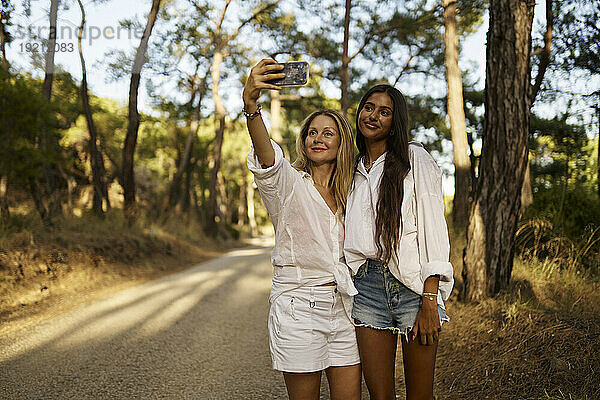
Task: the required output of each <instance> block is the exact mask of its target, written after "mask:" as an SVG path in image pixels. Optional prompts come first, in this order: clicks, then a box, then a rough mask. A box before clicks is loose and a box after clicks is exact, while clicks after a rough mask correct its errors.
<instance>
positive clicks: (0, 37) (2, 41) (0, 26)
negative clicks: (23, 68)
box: [0, 16, 8, 77]
mask: <svg viewBox="0 0 600 400" xmlns="http://www.w3.org/2000/svg"><path fill="white" fill-rule="evenodd" d="M0 51H1V52H2V69H4V73H5V75H6V77H8V60H7V59H6V38H5V37H4V22H2V16H0Z"/></svg>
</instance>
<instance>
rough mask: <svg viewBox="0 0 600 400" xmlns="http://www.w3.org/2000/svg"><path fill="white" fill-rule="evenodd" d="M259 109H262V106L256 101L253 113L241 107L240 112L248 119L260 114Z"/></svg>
mask: <svg viewBox="0 0 600 400" xmlns="http://www.w3.org/2000/svg"><path fill="white" fill-rule="evenodd" d="M260 110H262V106H261V105H260V103H256V111H254V112H253V113H249V112H248V111H246V108H245V107H244V108H242V113H243V114H244V116H245V117H246V118H248V119H250V120H252V119H254V118H255V117H256V116H258V115H261V114H260Z"/></svg>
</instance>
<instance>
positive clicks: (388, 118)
mask: <svg viewBox="0 0 600 400" xmlns="http://www.w3.org/2000/svg"><path fill="white" fill-rule="evenodd" d="M393 113H394V103H393V101H392V99H391V97H390V96H389V95H388V94H387V93H385V92H375V93H373V94H371V95H370V96H369V98H368V99H367V101H366V102H365V104H364V106H363V108H362V109H361V110H360V113H359V117H358V129H359V130H360V132H361V133H362V134H363V136H364V137H365V141H367V142H369V141H371V142H377V141H380V140H385V139H386V138H387V136H388V134H389V133H390V129H391V127H392V123H393Z"/></svg>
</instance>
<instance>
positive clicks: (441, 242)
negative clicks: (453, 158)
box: [412, 148, 454, 300]
mask: <svg viewBox="0 0 600 400" xmlns="http://www.w3.org/2000/svg"><path fill="white" fill-rule="evenodd" d="M412 167H413V168H414V171H413V173H414V178H415V196H416V201H417V240H418V248H419V262H420V264H421V279H422V280H423V281H425V280H426V279H427V278H428V277H429V276H431V275H439V277H440V284H439V290H440V293H441V295H442V298H443V299H444V300H446V299H448V297H449V296H450V292H451V291H452V287H453V286H454V274H453V269H452V264H450V261H449V260H450V240H449V238H448V227H447V225H446V218H445V216H444V198H443V195H442V172H441V170H440V168H439V167H438V166H437V164H436V163H435V161H434V160H433V158H432V157H431V155H430V154H429V153H428V152H427V151H426V150H425V149H423V148H420V149H419V150H417V151H416V152H415V157H414V160H413V166H412Z"/></svg>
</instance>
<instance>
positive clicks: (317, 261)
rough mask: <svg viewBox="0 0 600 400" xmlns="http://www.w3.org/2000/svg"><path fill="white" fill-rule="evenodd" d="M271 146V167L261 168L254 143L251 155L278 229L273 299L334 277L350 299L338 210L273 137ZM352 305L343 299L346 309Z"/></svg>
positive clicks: (353, 291)
mask: <svg viewBox="0 0 600 400" xmlns="http://www.w3.org/2000/svg"><path fill="white" fill-rule="evenodd" d="M271 145H272V146H273V150H274V151H275V163H274V164H273V165H272V166H270V167H268V168H262V167H261V165H260V163H259V161H258V159H257V158H256V156H255V154H254V148H252V149H251V151H250V154H248V158H247V165H248V168H249V169H250V171H252V173H254V181H255V182H256V186H257V187H258V190H259V192H260V196H261V198H262V200H263V203H264V204H265V207H266V208H267V211H268V212H269V216H270V217H271V221H272V222H273V227H274V228H275V247H274V248H273V253H272V255H271V263H272V264H273V267H274V276H273V287H272V289H271V296H270V298H271V301H273V300H274V299H275V298H276V297H277V296H278V295H279V294H281V293H282V292H284V291H287V290H291V289H293V288H297V287H301V286H318V285H322V284H325V283H329V282H333V281H335V282H336V284H337V287H338V290H339V291H340V293H341V294H343V295H344V296H343V297H346V300H348V296H353V295H355V294H357V293H358V292H357V290H356V288H355V287H354V284H353V283H352V277H351V275H350V270H349V269H348V266H347V265H346V264H345V262H344V258H343V256H344V254H343V243H344V226H343V224H342V223H341V222H340V219H339V218H338V213H339V210H338V213H336V214H334V213H332V212H331V209H330V208H329V206H327V203H326V202H325V200H324V199H323V197H322V196H321V194H320V193H319V191H318V190H317V189H316V188H315V186H314V183H313V180H312V177H311V176H310V174H307V173H306V172H302V171H298V170H296V169H295V168H294V167H292V166H291V164H290V163H289V161H288V160H286V159H285V157H284V156H283V151H282V150H281V147H279V145H278V144H277V143H276V142H275V141H273V140H271ZM287 267H294V268H287ZM350 304H351V302H349V301H344V305H345V306H346V309H347V310H348V305H350Z"/></svg>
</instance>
